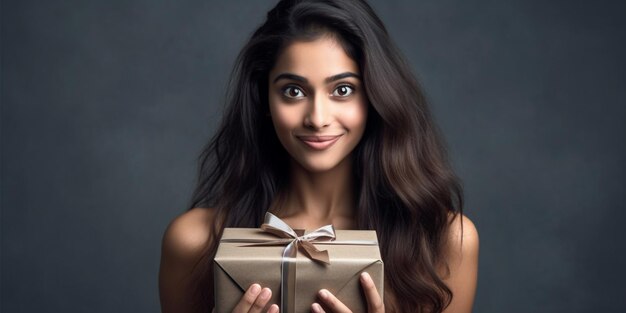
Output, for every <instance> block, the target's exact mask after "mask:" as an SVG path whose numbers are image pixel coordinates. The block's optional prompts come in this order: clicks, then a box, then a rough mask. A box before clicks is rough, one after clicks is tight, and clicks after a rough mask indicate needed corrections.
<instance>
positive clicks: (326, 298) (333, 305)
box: [318, 289, 352, 313]
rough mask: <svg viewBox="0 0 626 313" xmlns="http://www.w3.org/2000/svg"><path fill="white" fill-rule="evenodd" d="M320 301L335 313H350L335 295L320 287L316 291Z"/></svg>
mask: <svg viewBox="0 0 626 313" xmlns="http://www.w3.org/2000/svg"><path fill="white" fill-rule="evenodd" d="M318 295H319V297H320V298H321V299H322V302H323V303H324V304H325V305H326V306H327V307H328V308H329V309H330V311H332V312H335V313H352V311H350V309H348V307H347V306H346V305H345V304H343V303H342V302H341V301H339V299H337V298H336V297H335V295H333V294H332V293H330V291H328V290H326V289H322V290H320V291H319V292H318Z"/></svg>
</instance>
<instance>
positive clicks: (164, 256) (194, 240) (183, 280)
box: [159, 208, 213, 313]
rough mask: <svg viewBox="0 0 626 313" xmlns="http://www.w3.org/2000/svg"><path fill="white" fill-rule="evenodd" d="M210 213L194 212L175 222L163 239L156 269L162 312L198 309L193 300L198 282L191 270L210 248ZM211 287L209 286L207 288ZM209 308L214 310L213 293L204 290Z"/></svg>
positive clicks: (186, 213) (197, 210)
mask: <svg viewBox="0 0 626 313" xmlns="http://www.w3.org/2000/svg"><path fill="white" fill-rule="evenodd" d="M212 215H213V213H212V210H209V209H202V208H195V209H192V210H189V211H187V212H185V213H183V214H182V215H180V216H178V217H177V218H175V219H174V220H173V221H172V222H171V223H170V224H169V226H168V227H167V230H166V231H165V234H164V235H163V241H162V247H161V266H160V269H159V296H160V300H161V311H162V312H179V313H188V312H195V311H196V310H199V309H203V310H204V312H206V311H207V310H208V308H201V307H199V305H198V304H200V303H201V302H200V301H199V300H201V299H196V297H197V294H198V293H197V290H198V288H199V286H198V285H197V280H196V279H195V278H196V277H194V272H193V269H194V267H195V266H196V263H197V261H198V260H200V258H201V257H202V256H203V253H204V252H205V249H206V247H207V246H208V245H209V244H211V241H210V240H211V238H210V232H211V231H212V230H211V229H212V225H213V223H212V221H213V216H212ZM209 285H210V286H209V287H212V284H209ZM206 296H207V299H209V302H210V303H209V305H210V306H211V307H212V306H213V290H206Z"/></svg>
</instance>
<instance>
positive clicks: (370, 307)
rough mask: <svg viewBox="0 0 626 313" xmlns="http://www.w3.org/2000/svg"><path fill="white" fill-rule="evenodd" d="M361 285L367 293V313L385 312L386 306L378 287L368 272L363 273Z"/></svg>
mask: <svg viewBox="0 0 626 313" xmlns="http://www.w3.org/2000/svg"><path fill="white" fill-rule="evenodd" d="M361 285H362V286H363V291H364V292H365V298H366V299H367V311H368V312H370V313H383V312H385V305H384V303H383V300H382V299H381V298H380V294H378V290H376V285H375V284H374V281H373V280H372V277H371V276H370V274H368V273H367V272H363V273H361Z"/></svg>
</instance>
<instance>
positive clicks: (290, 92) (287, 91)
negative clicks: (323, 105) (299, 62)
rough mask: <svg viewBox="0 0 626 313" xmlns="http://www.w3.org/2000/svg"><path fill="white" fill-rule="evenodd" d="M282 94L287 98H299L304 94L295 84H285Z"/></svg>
mask: <svg viewBox="0 0 626 313" xmlns="http://www.w3.org/2000/svg"><path fill="white" fill-rule="evenodd" d="M283 95H284V96H285V97H287V98H300V97H302V96H304V94H303V93H302V90H300V88H297V87H295V86H287V87H286V88H284V89H283Z"/></svg>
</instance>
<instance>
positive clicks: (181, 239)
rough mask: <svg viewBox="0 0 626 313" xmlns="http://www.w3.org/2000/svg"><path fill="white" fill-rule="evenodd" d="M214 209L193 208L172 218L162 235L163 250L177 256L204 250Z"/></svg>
mask: <svg viewBox="0 0 626 313" xmlns="http://www.w3.org/2000/svg"><path fill="white" fill-rule="evenodd" d="M214 216H215V210H213V209H209V208H193V209H191V210H189V211H186V212H184V213H182V214H180V215H179V216H177V217H176V218H174V219H173V220H172V221H171V222H170V224H169V225H168V226H167V229H166V230H165V233H164V235H163V252H164V253H168V254H172V256H177V257H182V258H185V257H190V256H196V255H197V254H199V253H201V252H202V251H204V249H205V248H206V247H207V246H208V245H209V244H210V240H211V236H210V235H211V232H212V231H213V225H214Z"/></svg>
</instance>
